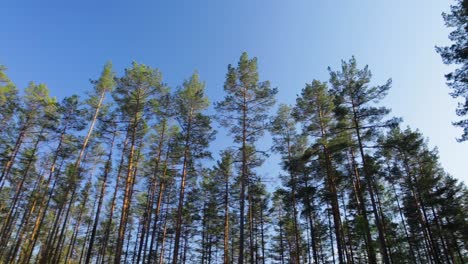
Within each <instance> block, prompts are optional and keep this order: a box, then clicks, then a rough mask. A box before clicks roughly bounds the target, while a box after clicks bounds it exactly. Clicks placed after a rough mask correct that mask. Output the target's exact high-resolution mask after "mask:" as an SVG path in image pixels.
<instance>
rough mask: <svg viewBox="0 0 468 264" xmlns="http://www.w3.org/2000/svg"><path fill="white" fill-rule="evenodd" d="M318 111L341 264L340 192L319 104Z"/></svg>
mask: <svg viewBox="0 0 468 264" xmlns="http://www.w3.org/2000/svg"><path fill="white" fill-rule="evenodd" d="M317 113H318V116H319V122H320V123H319V125H320V133H321V137H322V139H323V142H324V143H322V150H323V155H324V159H325V168H326V174H327V179H326V183H327V185H328V191H329V194H330V198H331V201H330V203H331V207H332V208H331V209H332V214H333V224H334V230H335V239H336V247H337V251H338V261H339V263H340V264H342V263H344V257H343V244H342V241H343V230H342V228H341V226H342V225H341V217H340V206H339V204H338V193H337V187H336V185H337V183H336V175H335V172H334V168H333V164H332V157H331V153H330V150H329V148H328V133H327V130H326V128H325V125H324V123H323V111H322V108H321V107H320V106H319V105H317Z"/></svg>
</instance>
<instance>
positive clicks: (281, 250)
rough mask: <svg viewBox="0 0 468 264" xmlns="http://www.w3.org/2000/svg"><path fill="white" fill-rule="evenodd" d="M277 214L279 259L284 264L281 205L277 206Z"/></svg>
mask: <svg viewBox="0 0 468 264" xmlns="http://www.w3.org/2000/svg"><path fill="white" fill-rule="evenodd" d="M278 214H279V219H278V221H279V228H280V230H279V235H280V259H281V264H284V244H283V240H284V238H283V220H282V219H283V215H282V210H281V207H280V208H278Z"/></svg>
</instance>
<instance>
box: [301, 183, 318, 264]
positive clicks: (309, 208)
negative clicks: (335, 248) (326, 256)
mask: <svg viewBox="0 0 468 264" xmlns="http://www.w3.org/2000/svg"><path fill="white" fill-rule="evenodd" d="M304 176H305V178H306V180H305V187H306V189H308V188H309V186H308V185H309V179H308V177H307V175H304ZM305 203H306V207H307V218H308V220H309V227H310V240H311V243H312V255H313V257H314V261H315V263H319V260H318V254H317V252H318V251H317V242H316V238H315V226H314V221H313V217H312V214H313V213H314V212H313V207H314V205H313V204H312V201H311V200H310V197H309V196H308V195H306V196H305Z"/></svg>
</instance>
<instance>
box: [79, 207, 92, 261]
mask: <svg viewBox="0 0 468 264" xmlns="http://www.w3.org/2000/svg"><path fill="white" fill-rule="evenodd" d="M95 207H96V201H94V206H93V211H94V209H96V208H95ZM90 229H91V223H88V226H87V227H86V233H85V237H84V240H83V245H82V246H81V250H80V259H79V260H78V263H83V262H82V260H83V258H84V257H85V252H86V249H87V247H86V241H88V238H89V236H90V235H91V230H90Z"/></svg>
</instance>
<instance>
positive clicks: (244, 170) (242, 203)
mask: <svg viewBox="0 0 468 264" xmlns="http://www.w3.org/2000/svg"><path fill="white" fill-rule="evenodd" d="M246 147H247V91H246V87H244V91H243V105H242V150H241V151H242V165H241V166H242V173H241V192H240V195H239V200H240V204H239V206H240V208H239V210H240V212H239V213H240V223H239V224H240V235H239V260H238V264H244V210H245V185H246V183H247V180H248V179H247V149H246Z"/></svg>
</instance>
